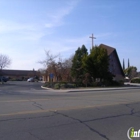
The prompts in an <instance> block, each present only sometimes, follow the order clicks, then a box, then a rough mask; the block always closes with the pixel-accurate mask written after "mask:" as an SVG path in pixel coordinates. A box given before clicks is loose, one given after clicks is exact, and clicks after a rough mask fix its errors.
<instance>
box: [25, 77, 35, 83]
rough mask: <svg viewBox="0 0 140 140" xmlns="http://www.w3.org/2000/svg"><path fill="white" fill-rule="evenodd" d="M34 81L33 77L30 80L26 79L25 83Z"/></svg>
mask: <svg viewBox="0 0 140 140" xmlns="http://www.w3.org/2000/svg"><path fill="white" fill-rule="evenodd" d="M34 81H35V80H34V78H33V77H31V78H29V79H27V82H34Z"/></svg>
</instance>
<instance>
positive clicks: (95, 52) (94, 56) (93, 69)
mask: <svg viewBox="0 0 140 140" xmlns="http://www.w3.org/2000/svg"><path fill="white" fill-rule="evenodd" d="M82 62H83V68H84V70H85V71H86V73H89V74H90V75H91V77H93V79H96V78H100V79H101V80H102V79H107V78H108V75H109V72H108V69H109V57H108V55H107V50H106V49H104V48H101V47H98V46H95V47H93V48H92V49H91V51H90V54H89V55H85V56H84V57H83V61H82Z"/></svg>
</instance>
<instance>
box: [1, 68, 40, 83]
mask: <svg viewBox="0 0 140 140" xmlns="http://www.w3.org/2000/svg"><path fill="white" fill-rule="evenodd" d="M0 75H1V76H6V77H9V78H11V79H13V78H14V79H19V80H24V79H27V78H29V77H34V76H39V72H38V71H35V70H8V69H2V70H0Z"/></svg>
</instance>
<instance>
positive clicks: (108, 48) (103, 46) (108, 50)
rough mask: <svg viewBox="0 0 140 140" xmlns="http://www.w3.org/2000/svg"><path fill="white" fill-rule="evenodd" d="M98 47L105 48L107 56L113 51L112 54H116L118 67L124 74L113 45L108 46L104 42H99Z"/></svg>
mask: <svg viewBox="0 0 140 140" xmlns="http://www.w3.org/2000/svg"><path fill="white" fill-rule="evenodd" d="M99 47H101V48H105V49H106V50H107V54H108V56H110V55H111V54H112V53H113V52H114V54H115V56H116V58H117V61H118V64H119V68H120V70H121V73H122V75H123V76H124V75H125V74H124V72H123V69H122V66H121V63H120V60H119V57H118V54H117V51H116V49H115V48H113V47H110V46H108V45H105V44H100V45H99Z"/></svg>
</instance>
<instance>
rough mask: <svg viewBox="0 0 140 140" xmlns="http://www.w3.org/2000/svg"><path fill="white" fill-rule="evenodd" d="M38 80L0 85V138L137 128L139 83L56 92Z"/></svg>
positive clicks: (76, 138)
mask: <svg viewBox="0 0 140 140" xmlns="http://www.w3.org/2000/svg"><path fill="white" fill-rule="evenodd" d="M41 85H42V83H28V82H8V83H6V84H5V85H0V140H25V139H26V140H118V139H119V140H129V139H128V137H127V131H128V129H129V128H131V127H134V128H135V130H137V131H138V130H139V129H140V124H139V122H140V88H135V87H134V88H129V89H119V90H99V91H96V90H95V91H83V92H65V91H62V92H61V91H60V90H58V91H53V90H45V89H41V88H40V87H41ZM135 139H140V138H133V140H135Z"/></svg>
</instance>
